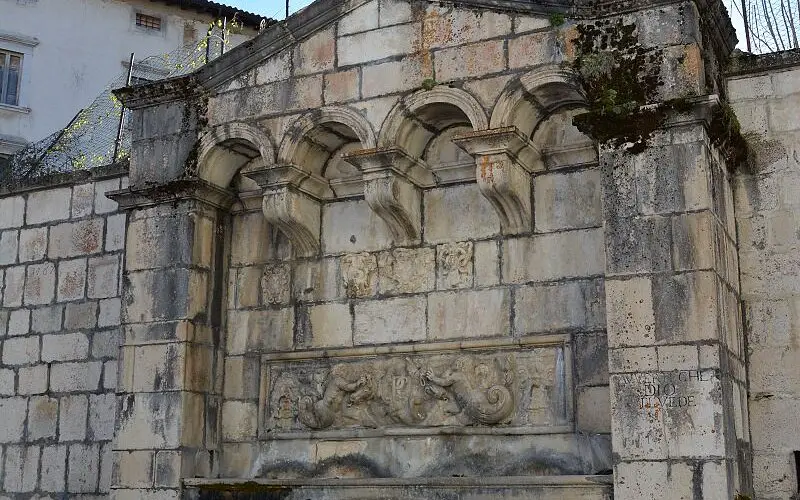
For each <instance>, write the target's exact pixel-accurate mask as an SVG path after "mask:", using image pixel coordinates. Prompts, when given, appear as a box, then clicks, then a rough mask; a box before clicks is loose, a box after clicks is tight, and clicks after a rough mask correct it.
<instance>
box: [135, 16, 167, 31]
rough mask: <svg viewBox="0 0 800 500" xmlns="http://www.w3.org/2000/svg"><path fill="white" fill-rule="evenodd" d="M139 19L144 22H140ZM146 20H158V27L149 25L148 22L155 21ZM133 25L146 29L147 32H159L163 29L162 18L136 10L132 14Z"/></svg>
mask: <svg viewBox="0 0 800 500" xmlns="http://www.w3.org/2000/svg"><path fill="white" fill-rule="evenodd" d="M140 19H142V20H143V21H145V22H143V23H141V24H140V23H139V20H140ZM148 20H156V21H158V27H155V26H150V24H155V23H148V22H147V21H148ZM133 25H134V26H135V27H136V29H139V30H143V31H146V32H148V33H161V32H162V31H163V30H164V19H163V18H161V17H159V16H153V15H150V14H147V13H145V12H140V11H136V12H135V13H134V16H133Z"/></svg>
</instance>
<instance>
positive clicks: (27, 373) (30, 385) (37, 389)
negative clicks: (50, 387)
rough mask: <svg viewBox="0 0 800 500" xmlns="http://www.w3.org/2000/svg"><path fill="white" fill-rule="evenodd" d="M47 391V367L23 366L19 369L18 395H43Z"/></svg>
mask: <svg viewBox="0 0 800 500" xmlns="http://www.w3.org/2000/svg"><path fill="white" fill-rule="evenodd" d="M46 391H47V365H34V366H23V367H22V368H20V369H19V384H18V387H17V392H18V393H19V394H43V393H45V392H46Z"/></svg>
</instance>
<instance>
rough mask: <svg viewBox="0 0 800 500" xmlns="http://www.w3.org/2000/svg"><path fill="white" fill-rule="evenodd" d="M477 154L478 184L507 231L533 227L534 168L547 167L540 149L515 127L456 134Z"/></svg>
mask: <svg viewBox="0 0 800 500" xmlns="http://www.w3.org/2000/svg"><path fill="white" fill-rule="evenodd" d="M453 142H454V143H455V144H457V145H458V146H459V147H460V148H461V149H463V150H464V151H466V152H467V153H469V154H470V155H472V157H473V158H475V164H476V169H477V171H476V174H475V177H476V179H477V181H478V187H479V188H480V191H481V193H482V194H483V195H484V196H485V197H486V198H487V199H488V200H489V202H491V204H492V206H493V207H494V208H495V210H496V211H497V214H498V216H499V217H500V224H501V226H502V228H503V232H504V233H506V234H516V233H523V232H526V231H530V229H531V175H530V174H531V172H534V171H539V170H543V169H544V165H543V163H542V159H541V153H540V151H539V150H538V148H536V146H534V145H533V144H532V143H531V142H530V141H529V140H528V139H527V138H525V137H524V136H523V135H522V134H521V133H520V132H519V131H518V130H517V129H516V128H515V127H504V128H498V129H490V130H481V131H477V132H470V133H467V134H462V135H460V136H457V137H454V138H453Z"/></svg>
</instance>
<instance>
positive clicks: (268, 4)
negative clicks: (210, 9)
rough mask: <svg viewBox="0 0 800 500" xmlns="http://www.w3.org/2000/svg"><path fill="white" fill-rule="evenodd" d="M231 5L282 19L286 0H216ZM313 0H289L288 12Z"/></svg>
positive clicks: (300, 7)
mask: <svg viewBox="0 0 800 500" xmlns="http://www.w3.org/2000/svg"><path fill="white" fill-rule="evenodd" d="M216 1H217V2H219V3H224V4H226V5H230V6H232V7H238V8H240V9H242V10H246V11H248V12H253V13H255V14H260V15H262V16H264V17H271V18H273V19H283V17H284V13H285V9H286V1H285V0H216ZM312 1H313V0H289V12H290V13H291V12H295V11H296V10H299V9H302V8H303V7H305V6H306V5H308V4H310V3H311V2H312Z"/></svg>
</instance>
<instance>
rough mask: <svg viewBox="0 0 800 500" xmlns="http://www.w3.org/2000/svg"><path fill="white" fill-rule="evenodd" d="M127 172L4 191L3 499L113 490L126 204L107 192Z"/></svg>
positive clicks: (0, 202)
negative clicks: (122, 209) (122, 205)
mask: <svg viewBox="0 0 800 500" xmlns="http://www.w3.org/2000/svg"><path fill="white" fill-rule="evenodd" d="M125 175H126V174H125V172H124V171H121V170H120V169H101V170H98V171H95V172H93V174H92V175H85V173H84V174H83V175H82V174H75V175H73V176H66V177H65V178H62V179H56V180H55V182H47V183H46V184H43V185H41V186H38V187H36V186H33V187H29V188H18V189H15V190H14V191H12V192H8V191H6V190H2V191H0V283H2V286H0V348H1V349H2V358H0V491H2V497H3V498H8V499H28V498H32V497H31V494H33V493H37V494H39V495H42V496H40V497H36V498H43V497H48V495H62V494H67V493H69V494H74V495H87V497H88V495H92V494H95V495H106V494H107V493H108V491H109V487H110V485H111V475H112V464H113V459H112V452H111V440H112V438H113V437H114V416H115V410H116V396H115V389H116V384H117V361H116V360H117V356H118V350H119V339H120V327H119V325H120V276H121V271H122V265H123V250H124V245H125V214H123V213H120V212H119V211H118V209H117V204H116V203H115V202H114V201H112V200H109V199H108V198H106V197H105V195H104V193H105V192H106V191H112V190H117V189H120V187H125V185H126V183H127V182H126V181H127V179H126V177H125ZM48 498H49V497H48ZM81 498H84V497H83V496H81Z"/></svg>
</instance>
